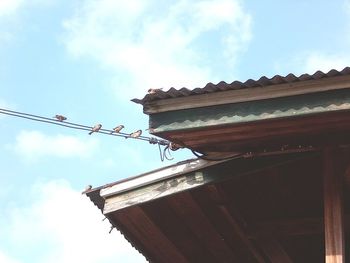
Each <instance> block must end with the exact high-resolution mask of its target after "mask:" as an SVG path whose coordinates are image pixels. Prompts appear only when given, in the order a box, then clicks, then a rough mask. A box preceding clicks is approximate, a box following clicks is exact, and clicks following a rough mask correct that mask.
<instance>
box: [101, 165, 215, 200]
mask: <svg viewBox="0 0 350 263" xmlns="http://www.w3.org/2000/svg"><path fill="white" fill-rule="evenodd" d="M218 163H220V161H206V160H202V159H193V160H187V161H184V162H180V163H178V164H176V165H171V166H168V167H164V168H161V169H157V170H154V171H151V172H148V173H144V174H141V175H138V176H135V177H132V178H128V179H125V180H123V181H121V182H119V183H117V184H114V185H111V186H109V187H105V188H103V189H101V192H100V195H101V196H102V197H104V198H106V197H108V196H111V195H116V194H118V193H120V192H125V191H129V190H133V189H135V188H139V187H141V186H144V185H149V184H151V183H155V182H159V181H162V180H165V179H168V178H170V177H174V176H176V175H181V174H186V173H190V172H192V171H196V170H198V169H203V168H205V167H208V166H211V165H214V164H218Z"/></svg>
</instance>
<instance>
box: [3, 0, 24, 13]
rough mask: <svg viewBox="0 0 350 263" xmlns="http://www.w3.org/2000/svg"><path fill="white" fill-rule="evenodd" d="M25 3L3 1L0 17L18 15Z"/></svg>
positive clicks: (20, 0) (13, 0) (17, 0)
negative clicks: (17, 12)
mask: <svg viewBox="0 0 350 263" xmlns="http://www.w3.org/2000/svg"><path fill="white" fill-rule="evenodd" d="M23 3H24V1H23V0H1V1H0V17H2V16H7V15H12V14H14V13H16V11H17V10H18V9H19V8H20V7H21V6H22V4H23Z"/></svg>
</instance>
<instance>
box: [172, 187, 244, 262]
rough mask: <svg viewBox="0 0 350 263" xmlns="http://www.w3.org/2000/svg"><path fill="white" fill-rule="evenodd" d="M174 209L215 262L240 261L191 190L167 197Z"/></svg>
mask: <svg viewBox="0 0 350 263" xmlns="http://www.w3.org/2000/svg"><path fill="white" fill-rule="evenodd" d="M166 202H167V203H168V205H169V209H172V210H173V211H174V212H175V213H176V214H177V216H178V217H179V218H180V219H181V223H182V224H185V225H186V226H187V227H188V228H189V229H190V231H191V232H192V233H193V234H194V235H195V236H196V237H197V239H198V242H199V243H201V244H202V246H203V247H204V248H205V249H206V250H208V251H209V252H210V253H211V254H212V255H213V257H214V259H215V261H214V262H240V261H239V259H238V258H236V256H235V255H234V253H233V251H232V250H231V248H230V247H229V246H228V245H227V244H226V242H225V240H224V239H223V237H222V236H221V235H220V234H219V233H218V232H217V231H216V229H215V228H214V227H213V225H212V224H211V223H210V221H209V220H208V218H207V217H206V216H205V215H204V213H203V211H202V210H201V208H200V207H199V206H198V204H197V203H196V202H195V201H194V199H193V198H192V196H191V194H190V193H189V192H182V193H179V194H177V195H176V196H173V197H169V198H167V199H166ZM179 223H180V222H179Z"/></svg>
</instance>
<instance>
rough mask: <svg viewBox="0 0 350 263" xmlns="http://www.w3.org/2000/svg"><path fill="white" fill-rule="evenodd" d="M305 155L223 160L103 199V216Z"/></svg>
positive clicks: (304, 155) (305, 154)
mask: <svg viewBox="0 0 350 263" xmlns="http://www.w3.org/2000/svg"><path fill="white" fill-rule="evenodd" d="M306 156H308V154H307V153H304V154H290V155H287V156H264V157H257V158H247V159H245V158H242V159H236V160H231V161H227V162H224V163H221V164H217V165H214V166H211V167H207V168H205V169H201V170H198V171H196V172H191V173H188V174H185V175H180V176H174V177H172V178H167V179H165V180H162V181H160V182H156V183H152V184H150V185H145V186H142V187H139V188H137V189H132V190H130V191H127V192H122V193H118V194H116V195H113V196H107V197H106V200H105V205H104V209H103V213H104V214H108V213H111V212H113V211H117V210H120V209H123V208H126V207H129V206H133V205H137V204H141V203H145V202H149V201H151V200H155V199H158V198H162V197H165V196H169V195H172V194H175V193H179V192H183V191H187V190H190V189H193V188H196V187H200V186H202V185H206V184H209V183H213V182H220V181H226V180H230V179H232V178H234V177H237V176H243V175H246V174H250V173H254V172H256V171H258V170H261V169H265V168H267V167H271V166H276V165H281V164H285V163H288V162H291V161H293V160H296V159H300V158H304V157H306Z"/></svg>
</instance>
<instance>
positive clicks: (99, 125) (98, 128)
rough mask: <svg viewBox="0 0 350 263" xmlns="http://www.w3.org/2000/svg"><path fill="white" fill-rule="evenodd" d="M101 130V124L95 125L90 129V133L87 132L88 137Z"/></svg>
mask: <svg viewBox="0 0 350 263" xmlns="http://www.w3.org/2000/svg"><path fill="white" fill-rule="evenodd" d="M101 128H102V124H100V123H99V124H96V125H95V126H94V127H93V128H92V129H91V132H89V135H91V134H92V133H94V132H98V131H99V130H100V129H101Z"/></svg>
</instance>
